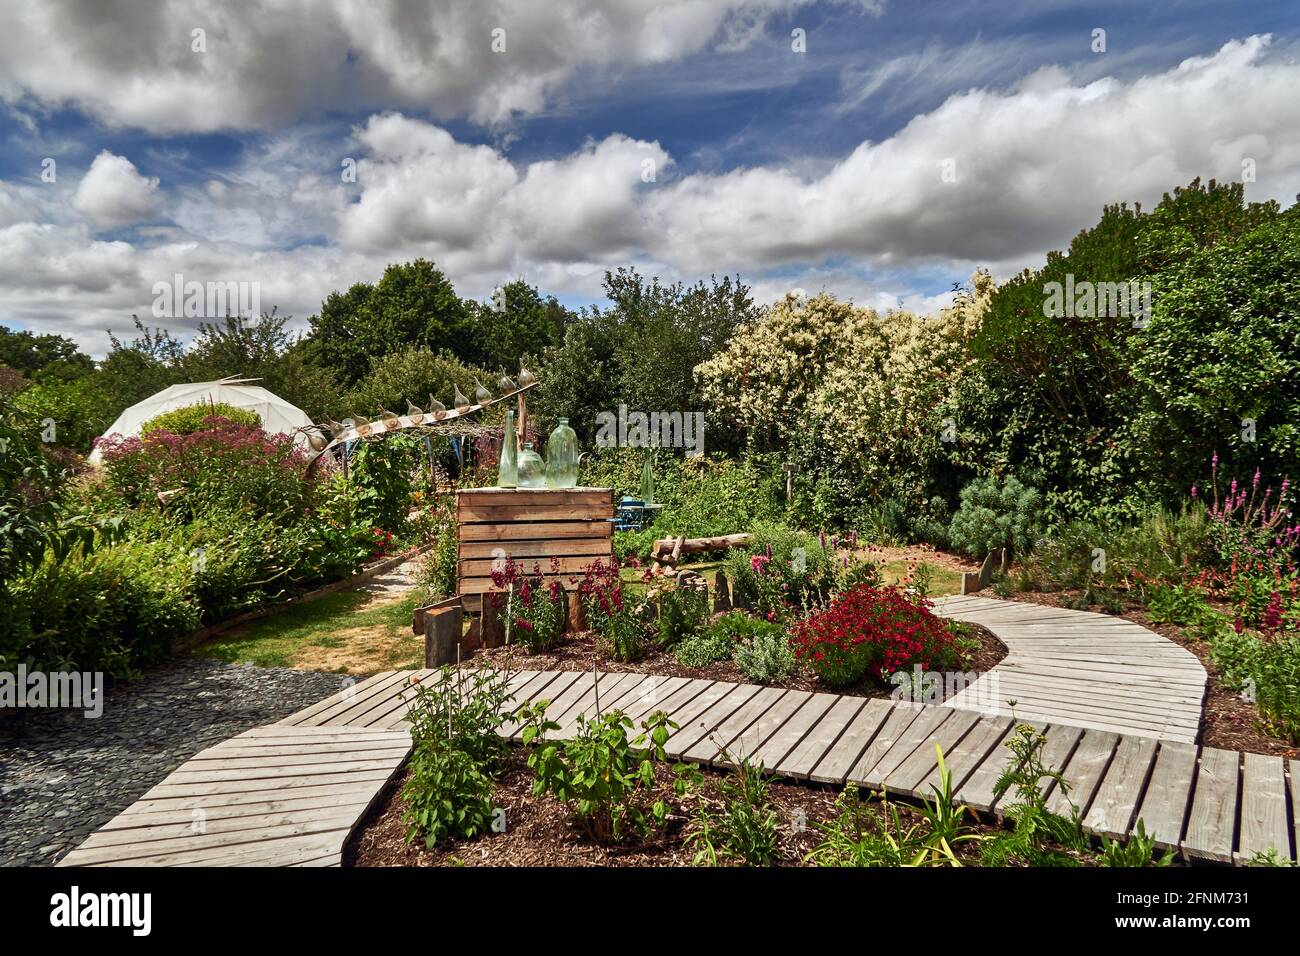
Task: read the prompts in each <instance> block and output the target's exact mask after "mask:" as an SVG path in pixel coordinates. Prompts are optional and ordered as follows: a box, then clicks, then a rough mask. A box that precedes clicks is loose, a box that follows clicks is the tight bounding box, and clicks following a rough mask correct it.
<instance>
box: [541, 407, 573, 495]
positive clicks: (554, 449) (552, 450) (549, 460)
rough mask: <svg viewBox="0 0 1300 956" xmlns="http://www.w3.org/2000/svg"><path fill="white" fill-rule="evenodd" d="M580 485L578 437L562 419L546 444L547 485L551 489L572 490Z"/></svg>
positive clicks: (565, 419)
mask: <svg viewBox="0 0 1300 956" xmlns="http://www.w3.org/2000/svg"><path fill="white" fill-rule="evenodd" d="M577 483H578V436H577V434H576V433H575V432H574V431H573V429H572V428H570V427H569V420H568V419H567V418H561V419H560V423H559V424H558V425H556V426H555V431H553V432H551V437H550V440H549V441H547V443H546V484H547V487H549V488H572V487H573V486H574V485H576V484H577Z"/></svg>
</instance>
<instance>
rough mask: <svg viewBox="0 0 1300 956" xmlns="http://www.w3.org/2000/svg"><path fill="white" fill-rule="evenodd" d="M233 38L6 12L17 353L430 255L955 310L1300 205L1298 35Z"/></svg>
mask: <svg viewBox="0 0 1300 956" xmlns="http://www.w3.org/2000/svg"><path fill="white" fill-rule="evenodd" d="M210 6H211V5H209V4H205V3H201V2H198V0H172V2H168V3H159V4H141V3H129V2H125V0H119V2H99V3H94V2H89V0H81V2H72V0H51V2H49V3H44V4H40V5H25V4H18V3H17V2H16V0H3V7H4V8H5V16H6V29H5V30H4V31H0V137H2V138H3V143H4V148H3V149H0V322H2V323H4V324H6V325H10V326H13V327H25V328H31V329H36V330H40V331H57V332H61V333H63V334H67V335H71V336H73V337H75V338H77V339H78V341H81V342H82V343H83V344H84V345H85V346H86V347H87V348H90V349H91V350H92V351H94V352H102V350H103V348H104V345H105V343H106V338H107V336H106V330H109V329H111V330H114V331H117V332H122V331H125V330H129V328H130V325H131V318H130V316H131V314H132V313H133V312H134V313H138V314H140V315H141V317H142V318H144V319H145V320H146V321H147V322H148V323H149V324H162V325H167V326H169V327H171V328H173V329H174V330H175V331H177V332H178V333H180V334H182V335H185V334H187V333H188V332H189V331H191V330H192V329H193V327H194V325H195V324H196V322H197V319H196V318H194V317H188V318H187V317H185V316H170V315H159V314H158V312H157V310H156V309H155V302H154V299H155V297H154V294H153V287H154V284H155V283H156V282H159V281H171V279H172V277H173V276H174V275H175V274H176V273H181V274H182V275H183V276H184V278H185V280H186V281H191V280H194V281H199V282H230V281H236V282H247V283H252V284H255V285H256V286H257V288H258V289H259V290H260V301H261V305H262V307H264V308H270V307H271V306H272V305H274V306H277V307H278V308H279V309H280V311H281V312H287V313H289V314H292V315H294V316H295V317H296V319H297V321H298V322H299V324H301V323H302V322H303V321H304V320H305V319H306V317H307V316H308V315H310V314H311V312H313V311H314V310H315V308H316V306H317V305H318V304H319V302H320V300H321V298H322V297H323V296H324V295H325V294H326V293H328V292H329V291H330V290H332V289H336V288H344V287H346V286H347V285H349V284H351V283H352V282H354V281H358V280H374V279H375V278H377V277H378V275H379V274H380V272H382V269H383V266H384V264H386V263H387V262H393V261H401V260H405V259H410V258H414V257H415V256H418V255H424V256H428V257H430V258H433V259H435V260H436V261H437V262H438V263H439V265H440V266H442V267H443V268H444V270H445V271H447V273H448V274H449V275H450V276H451V278H452V280H453V281H454V282H455V283H456V286H457V289H458V290H459V291H461V292H462V294H466V295H472V296H475V297H480V298H482V297H486V296H487V295H489V294H490V293H491V290H492V288H493V287H494V286H495V285H497V284H499V283H501V282H503V281H509V280H510V279H512V278H514V277H516V276H520V275H522V276H524V277H525V278H527V279H528V280H529V281H531V282H533V283H535V284H537V285H539V286H540V287H541V288H542V289H543V291H544V292H548V293H553V294H556V295H557V296H559V297H560V298H561V299H562V300H563V301H565V302H566V303H568V304H570V305H574V306H577V305H581V304H585V303H588V302H592V301H598V300H599V299H600V281H599V280H600V276H601V273H602V272H603V270H604V269H606V268H611V267H613V266H616V265H619V264H635V265H637V266H639V267H640V268H642V269H643V270H645V271H647V272H651V273H655V274H659V275H661V276H664V277H666V278H673V279H676V278H681V279H685V280H687V281H690V280H693V279H695V278H698V277H700V276H707V275H708V274H709V273H711V272H717V273H722V272H739V273H740V274H741V275H742V277H743V278H745V279H746V280H747V281H749V282H750V283H751V284H753V285H754V287H755V289H756V292H757V295H758V298H760V300H763V299H766V300H770V299H772V298H775V297H777V296H779V295H781V294H783V293H784V292H785V291H787V290H789V289H792V288H802V289H805V290H807V291H810V292H811V291H817V290H820V289H826V290H828V291H830V292H832V293H835V294H836V295H839V296H841V297H844V298H852V299H854V300H855V301H858V302H862V303H865V304H872V305H876V306H878V307H887V306H893V305H896V304H899V303H902V304H904V305H905V306H907V307H911V308H917V309H932V308H936V307H938V306H939V305H940V304H942V303H943V301H944V300H945V298H946V295H947V294H948V292H949V290H950V289H951V287H952V284H953V282H957V281H962V280H964V279H965V278H966V277H967V276H968V275H969V274H970V272H971V271H972V269H974V268H976V267H978V266H984V267H988V268H991V269H992V270H993V271H994V273H995V275H999V276H1005V275H1008V274H1010V273H1011V272H1014V271H1016V270H1017V269H1019V268H1021V267H1023V266H1025V265H1031V264H1034V263H1035V262H1037V261H1039V260H1040V259H1041V257H1042V254H1043V253H1044V252H1045V251H1046V250H1047V249H1048V248H1054V247H1059V246H1061V245H1062V244H1063V243H1065V242H1067V241H1068V239H1069V238H1070V236H1071V235H1073V233H1074V232H1076V231H1077V230H1078V229H1079V228H1082V227H1083V226H1086V225H1088V224H1089V223H1091V222H1093V221H1095V219H1096V216H1097V214H1098V213H1099V212H1100V207H1101V205H1102V204H1103V203H1106V202H1114V201H1120V200H1129V201H1133V200H1141V201H1143V202H1144V203H1145V204H1148V205H1149V204H1151V203H1152V202H1154V201H1155V200H1158V198H1159V196H1160V194H1161V193H1162V192H1163V191H1165V190H1168V189H1172V188H1173V187H1174V186H1176V185H1180V184H1182V183H1185V182H1186V181H1188V180H1190V179H1191V178H1192V177H1193V176H1196V175H1200V176H1203V177H1209V176H1217V177H1218V178H1220V179H1227V178H1242V177H1243V176H1245V177H1246V178H1247V193H1248V196H1250V197H1251V198H1256V199H1260V198H1276V199H1279V200H1282V201H1284V203H1285V204H1290V202H1292V201H1293V200H1294V196H1295V194H1296V193H1297V192H1300V112H1298V110H1300V106H1298V105H1297V100H1298V99H1300V98H1297V97H1296V96H1295V95H1294V92H1293V91H1294V90H1295V89H1297V88H1300V65H1298V64H1300V52H1298V51H1300V12H1298V11H1300V7H1298V6H1297V5H1296V4H1295V3H1294V2H1284V0H1274V2H1254V3H1236V2H1221V3H1209V2H1169V3H1161V4H1148V3H1095V2H1094V3H1086V4H1085V3H1064V2H1050V0H1026V2H1001V3H996V2H985V3H974V2H950V3H937V2H934V3H916V2H913V3H900V2H893V0H843V2H834V3H827V2H806V0H677V2H669V3H654V2H651V0H572V2H557V3H555V4H537V3H533V2H525V0H479V2H447V0H441V2H439V0H429V2H402V0H384V2H377V3H370V4H359V3H354V2H350V0H339V2H338V3H334V4H315V5H312V4H308V3H307V2H306V0H255V2H249V3H247V4H243V5H239V9H238V11H235V10H222V9H219V10H215V11H214V10H210V9H209V7H210ZM1099 29H1100V30H1104V31H1105V34H1104V50H1103V49H1098V48H1097V47H1098V46H1099V41H1098V38H1097V37H1096V36H1095V35H1094V31H1096V30H1099ZM195 30H202V31H203V32H202V35H201V37H200V38H198V39H197V40H196V36H195V33H194V31H195ZM494 31H504V32H503V33H501V34H500V38H498V34H497V33H496V32H494ZM796 31H802V37H803V40H804V49H803V50H802V51H800V50H797V49H795V47H796V46H798V43H797V42H796V37H795V36H793V35H792V34H794V33H795V32H796ZM501 40H503V41H504V48H503V49H501V48H500V46H501V42H500V41H501ZM494 42H496V44H497V47H498V49H493V44H494ZM48 160H53V161H54V169H55V171H56V172H55V176H54V177H53V181H50V179H51V177H50V176H49V174H48V171H46V170H47V168H48V162H47V161H48ZM345 160H350V161H354V162H355V164H356V166H355V168H356V170H357V176H356V181H355V182H351V181H346V180H345V177H343V176H342V175H341V173H340V170H341V168H342V164H343V163H344V161H345ZM43 164H45V165H43ZM1247 168H1249V169H1250V170H1251V172H1250V173H1246V172H1244V170H1246V169H1247ZM43 171H46V175H45V178H43V177H42V173H43Z"/></svg>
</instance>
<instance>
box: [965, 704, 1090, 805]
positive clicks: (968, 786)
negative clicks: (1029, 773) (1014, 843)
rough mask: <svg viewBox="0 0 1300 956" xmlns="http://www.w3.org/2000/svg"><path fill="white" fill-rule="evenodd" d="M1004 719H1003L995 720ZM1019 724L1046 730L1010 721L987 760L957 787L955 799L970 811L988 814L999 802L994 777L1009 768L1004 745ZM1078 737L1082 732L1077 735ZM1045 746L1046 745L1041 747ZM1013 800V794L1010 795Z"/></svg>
mask: <svg viewBox="0 0 1300 956" xmlns="http://www.w3.org/2000/svg"><path fill="white" fill-rule="evenodd" d="M998 719H1005V718H998ZM1021 724H1027V725H1028V726H1031V727H1034V728H1035V729H1037V730H1040V731H1046V730H1048V729H1050V728H1046V727H1042V726H1038V725H1036V724H1033V723H1031V722H1030V721H1025V720H1013V721H1009V722H1008V726H1007V728H1006V733H1005V734H1004V735H1003V737H1002V739H1001V741H1000V742H999V744H998V746H996V747H994V748H992V749H991V750H990V751H989V754H988V756H987V757H986V758H985V759H984V760H982V761H981V762H980V763H979V764H978V765H976V766H975V767H973V768H972V769H971V770H970V771H969V772H968V773H967V775H966V778H965V780H963V781H962V782H961V783H959V784H958V785H957V789H956V796H957V799H959V800H961V801H962V802H963V803H965V804H966V805H967V806H969V807H970V808H971V809H972V810H976V811H978V812H980V813H988V812H990V811H992V810H993V807H994V805H995V804H997V803H998V802H999V797H998V796H997V795H996V794H995V793H994V789H995V788H996V786H997V782H998V777H1000V776H1001V775H1002V771H1003V770H1004V769H1005V768H1006V767H1007V766H1009V765H1010V764H1011V761H1012V760H1013V759H1014V756H1013V754H1012V752H1011V748H1010V747H1009V746H1008V744H1009V743H1010V742H1011V741H1012V740H1014V739H1015V736H1016V728H1017V727H1019V726H1020V725H1021ZM1079 733H1080V734H1082V733H1083V732H1082V731H1079ZM1044 746H1046V745H1044ZM1012 796H1013V797H1014V794H1013V795H1012Z"/></svg>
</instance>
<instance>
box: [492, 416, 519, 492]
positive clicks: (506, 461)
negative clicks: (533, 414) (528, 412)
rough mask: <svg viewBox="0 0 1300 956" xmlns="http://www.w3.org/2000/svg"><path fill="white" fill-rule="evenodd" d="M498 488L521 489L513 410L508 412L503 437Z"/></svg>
mask: <svg viewBox="0 0 1300 956" xmlns="http://www.w3.org/2000/svg"><path fill="white" fill-rule="evenodd" d="M497 487H498V488H517V487H519V446H518V444H517V440H516V436H515V413H514V410H513V409H511V410H510V411H508V412H506V425H505V430H504V431H503V432H502V435H501V462H500V465H499V467H498V472H497Z"/></svg>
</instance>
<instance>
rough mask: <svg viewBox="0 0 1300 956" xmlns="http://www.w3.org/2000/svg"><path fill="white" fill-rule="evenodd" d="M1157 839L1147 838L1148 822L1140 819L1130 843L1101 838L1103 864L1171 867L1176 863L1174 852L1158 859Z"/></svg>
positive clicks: (1168, 851) (1167, 851)
mask: <svg viewBox="0 0 1300 956" xmlns="http://www.w3.org/2000/svg"><path fill="white" fill-rule="evenodd" d="M1155 853H1156V838H1155V837H1153V836H1147V825H1146V821H1144V820H1141V819H1139V820H1138V822H1137V826H1136V827H1135V828H1134V829H1133V832H1132V833H1131V834H1130V835H1129V838H1128V842H1127V843H1123V842H1121V841H1119V840H1112V839H1110V838H1109V837H1102V838H1101V863H1102V865H1103V866H1124V867H1138V866H1169V865H1170V864H1171V863H1173V862H1174V851H1173V850H1166V851H1165V852H1164V853H1163V854H1162V855H1161V856H1159V857H1157V856H1156V855H1155Z"/></svg>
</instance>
